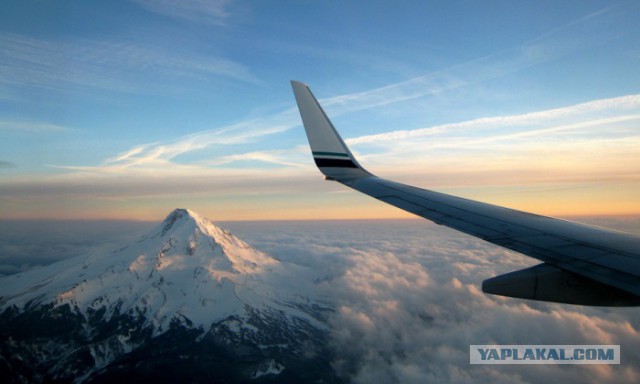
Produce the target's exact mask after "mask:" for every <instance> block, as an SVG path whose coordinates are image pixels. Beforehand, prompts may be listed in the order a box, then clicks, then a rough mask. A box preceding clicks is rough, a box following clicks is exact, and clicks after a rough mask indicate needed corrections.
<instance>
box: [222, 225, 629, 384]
mask: <svg viewBox="0 0 640 384" xmlns="http://www.w3.org/2000/svg"><path fill="white" fill-rule="evenodd" d="M611 223H615V221H611ZM638 223H639V222H638V221H637V220H636V221H635V224H634V225H635V226H636V228H637V230H640V226H639V224H638ZM234 225H235V228H234V227H233V226H234ZM623 225H627V224H625V223H623ZM227 226H231V228H232V231H233V232H234V233H236V234H239V235H240V236H241V237H245V238H246V239H247V240H248V242H249V243H250V244H252V245H254V246H257V247H258V248H260V249H266V250H268V252H269V253H270V254H272V255H276V256H278V255H281V254H284V257H283V259H284V260H285V261H295V262H297V263H303V264H305V265H306V266H310V267H312V268H313V269H314V270H316V271H318V273H319V274H321V275H323V276H324V279H321V280H319V281H322V282H321V283H320V287H321V288H322V289H323V291H324V292H325V294H326V295H327V296H328V297H331V298H333V301H334V303H335V305H336V306H337V310H336V312H335V313H334V315H333V316H332V317H331V319H330V324H331V326H332V331H331V343H332V346H333V351H334V353H335V359H334V361H333V364H334V367H335V368H336V369H338V370H339V372H340V373H341V374H343V375H344V376H345V377H347V378H349V379H350V380H351V381H352V382H355V383H423V382H447V383H496V382H498V383H513V382H516V383H539V382H551V381H552V382H556V381H561V382H568V383H602V382H612V383H613V382H635V381H637V380H638V378H639V377H640V370H639V369H638V366H640V364H639V363H640V353H639V352H638V350H640V348H638V347H640V334H639V333H638V329H637V324H638V320H640V316H639V315H638V314H637V310H634V309H600V308H590V307H580V306H571V305H559V304H549V303H540V302H530V301H524V300H517V299H507V298H500V297H497V296H491V295H486V294H484V293H482V292H481V291H480V289H479V287H480V283H481V281H482V280H483V279H486V278H489V277H492V276H495V275H497V274H501V273H505V272H509V271H512V270H516V269H520V268H524V267H527V266H530V265H533V264H536V263H537V261H536V260H533V259H530V258H526V257H524V256H521V255H518V254H515V253H512V252H508V251H504V250H502V249H501V248H498V247H494V246H492V245H488V244H486V243H484V242H481V241H479V240H477V239H473V238H471V237H468V236H465V235H461V234H458V233H457V232H454V231H452V230H449V229H446V228H443V227H439V226H436V225H434V224H430V223H428V222H424V221H379V222H364V221H354V222H332V223H327V224H325V225H324V226H322V225H320V224H318V223H309V224H302V223H291V224H288V225H287V224H286V223H282V224H277V225H274V226H273V227H270V226H268V225H266V224H263V225H262V226H259V225H258V224H243V223H235V224H228V225H227ZM243 226H244V229H243ZM243 231H244V232H247V231H248V232H249V233H248V234H246V233H245V234H243V233H242V232H243ZM296 249H297V250H298V253H297V254H296V252H295V250H296ZM460 266H463V267H462V268H461V267H460ZM485 343H486V344H620V345H621V348H622V360H623V363H622V365H621V366H620V367H618V366H612V367H607V366H552V365H547V366H526V365H519V366H517V365H516V366H472V365H470V364H469V345H470V344H485Z"/></svg>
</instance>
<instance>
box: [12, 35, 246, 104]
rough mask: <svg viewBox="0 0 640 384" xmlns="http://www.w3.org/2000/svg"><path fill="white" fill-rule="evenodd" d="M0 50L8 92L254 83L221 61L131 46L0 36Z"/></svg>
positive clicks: (239, 68) (238, 68)
mask: <svg viewBox="0 0 640 384" xmlns="http://www.w3.org/2000/svg"><path fill="white" fill-rule="evenodd" d="M0 46H2V47H3V49H2V51H0V62H2V65H1V66H2V71H0V84H4V85H6V86H11V87H23V86H35V87H39V88H45V89H57V90H68V89H70V88H71V89H72V88H73V87H82V88H86V87H88V88H95V89H102V90H109V91H116V92H141V93H150V92H154V91H159V90H161V89H162V87H163V86H167V84H171V83H172V82H174V81H175V80H176V79H210V78H212V77H213V78H216V77H222V78H230V79H235V80H239V81H246V82H255V81H257V80H256V78H255V77H254V76H253V74H251V72H250V71H249V69H247V68H246V67H245V66H244V65H242V64H239V63H236V62H234V61H232V60H229V59H226V58H223V57H218V58H216V57H215V56H213V57H212V56H204V55H201V54H199V53H197V52H193V51H188V50H184V51H180V52H176V51H175V50H170V49H168V48H164V47H162V46H160V45H150V44H139V43H136V42H132V41H122V40H121V41H109V40H102V41H93V40H86V39H80V38H75V39H68V40H47V39H38V38H32V37H26V36H21V35H14V34H0ZM159 79H162V81H161V82H158V80H159Z"/></svg>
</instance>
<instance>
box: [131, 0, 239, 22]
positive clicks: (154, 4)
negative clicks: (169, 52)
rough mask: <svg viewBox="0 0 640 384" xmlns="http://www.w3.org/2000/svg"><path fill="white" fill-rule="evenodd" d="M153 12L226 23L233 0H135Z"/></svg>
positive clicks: (201, 20) (180, 17) (200, 20)
mask: <svg viewBox="0 0 640 384" xmlns="http://www.w3.org/2000/svg"><path fill="white" fill-rule="evenodd" d="M134 2H135V3H137V4H140V5H141V6H142V7H144V8H146V9H148V10H149V11H151V12H155V13H159V14H161V15H165V16H169V17H172V18H178V19H183V20H187V21H193V22H198V23H204V24H212V25H224V24H225V21H226V20H227V18H228V17H229V16H230V10H229V7H230V5H231V4H232V1H231V0H183V1H171V0H134Z"/></svg>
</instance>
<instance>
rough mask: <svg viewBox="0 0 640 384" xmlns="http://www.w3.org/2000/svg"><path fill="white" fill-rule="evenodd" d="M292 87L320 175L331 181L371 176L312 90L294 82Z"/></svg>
mask: <svg viewBox="0 0 640 384" xmlns="http://www.w3.org/2000/svg"><path fill="white" fill-rule="evenodd" d="M291 86H292V87H293V93H294V95H295V97H296V102H297V103H298V110H299V111H300V117H302V124H303V125H304V129H305V131H306V133H307V139H309V145H310V146H311V152H312V153H313V159H314V160H315V162H316V165H317V166H318V168H319V169H320V172H322V173H323V174H324V175H325V176H326V177H327V179H329V180H341V179H351V178H357V177H364V176H371V174H370V173H369V172H367V171H366V170H365V169H364V168H362V166H361V165H360V164H359V163H358V161H357V160H356V159H355V157H354V156H353V154H352V153H351V151H349V148H348V147H347V145H346V144H345V143H344V141H343V140H342V138H341V137H340V134H338V131H336V129H335V127H334V126H333V124H331V121H330V120H329V118H328V117H327V115H326V114H325V113H324V110H323V109H322V107H321V106H320V103H318V100H316V98H315V97H314V96H313V94H312V93H311V90H310V89H309V87H308V86H307V85H306V84H304V83H301V82H299V81H291Z"/></svg>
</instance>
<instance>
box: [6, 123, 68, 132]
mask: <svg viewBox="0 0 640 384" xmlns="http://www.w3.org/2000/svg"><path fill="white" fill-rule="evenodd" d="M73 130H74V129H73V128H69V127H65V126H62V125H57V124H50V123H44V122H34V121H0V132H5V133H8V132H11V133H60V132H71V131H73Z"/></svg>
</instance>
